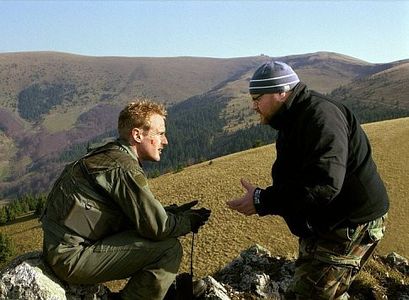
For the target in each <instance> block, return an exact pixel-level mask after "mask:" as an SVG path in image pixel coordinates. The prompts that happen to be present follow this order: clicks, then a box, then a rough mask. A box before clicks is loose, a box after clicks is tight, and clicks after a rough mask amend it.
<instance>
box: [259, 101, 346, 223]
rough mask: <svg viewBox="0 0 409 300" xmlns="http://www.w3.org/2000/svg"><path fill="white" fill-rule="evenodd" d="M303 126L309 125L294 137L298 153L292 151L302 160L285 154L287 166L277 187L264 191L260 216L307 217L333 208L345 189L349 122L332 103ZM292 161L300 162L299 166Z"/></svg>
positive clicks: (277, 176) (310, 115)
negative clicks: (322, 209) (328, 207)
mask: <svg viewBox="0 0 409 300" xmlns="http://www.w3.org/2000/svg"><path fill="white" fill-rule="evenodd" d="M300 124H308V125H305V126H298V129H297V131H296V134H295V135H294V136H293V137H292V138H293V139H294V138H296V139H297V141H296V142H295V143H293V142H292V143H291V145H293V146H294V145H297V147H296V148H297V149H296V150H294V149H290V152H291V153H293V154H294V153H296V155H297V156H299V157H298V158H295V157H288V153H283V155H285V156H286V158H285V159H284V161H285V162H284V164H283V165H280V166H277V167H278V170H277V171H276V174H275V175H274V176H273V177H274V181H273V185H272V186H270V187H267V188H266V189H265V190H261V193H260V204H259V205H258V206H256V209H257V212H258V214H259V215H266V214H277V215H281V216H288V215H293V216H297V215H303V216H305V215H308V214H310V213H311V212H313V211H314V210H317V209H319V208H320V207H322V206H325V205H327V204H329V203H330V202H331V201H332V200H333V199H334V198H335V197H336V196H337V195H338V194H339V192H340V190H341V188H342V185H343V182H344V178H345V173H346V166H347V160H348V132H349V131H348V123H347V120H346V118H345V117H344V115H343V114H342V112H341V111H340V110H339V109H338V108H337V107H335V106H334V105H331V104H330V103H328V104H327V105H326V106H324V107H323V108H322V110H320V111H318V112H317V111H314V112H310V113H306V115H305V116H304V119H303V120H302V121H301V122H300ZM285 150H288V149H285ZM277 159H278V157H277ZM280 159H281V158H280ZM289 160H296V161H297V163H296V165H294V163H292V162H289ZM280 163H282V162H280ZM288 164H291V167H289V168H288V169H287V167H288ZM283 170H284V171H283ZM273 173H274V171H273Z"/></svg>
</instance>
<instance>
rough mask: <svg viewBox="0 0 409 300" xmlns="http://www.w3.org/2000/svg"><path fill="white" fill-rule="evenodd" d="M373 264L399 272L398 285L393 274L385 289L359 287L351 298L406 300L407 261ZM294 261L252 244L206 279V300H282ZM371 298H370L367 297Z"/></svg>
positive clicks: (395, 258)
mask: <svg viewBox="0 0 409 300" xmlns="http://www.w3.org/2000/svg"><path fill="white" fill-rule="evenodd" d="M375 261H376V262H377V263H379V264H380V265H382V266H383V267H384V268H387V269H388V270H389V271H390V273H392V272H394V273H399V274H400V275H402V276H401V278H405V279H401V281H400V282H397V281H399V280H398V279H397V277H396V276H395V277H394V278H392V277H393V276H392V274H388V273H386V272H385V274H382V275H381V276H383V277H384V280H383V281H385V282H387V281H388V279H390V282H391V283H390V287H388V286H372V287H369V288H368V289H370V290H369V291H366V294H364V291H361V287H355V288H354V287H353V286H352V287H351V290H350V294H351V296H353V299H399V300H409V278H408V277H407V275H409V264H408V260H407V259H406V258H404V257H402V256H400V255H398V254H396V253H393V252H392V253H390V254H388V255H387V256H386V257H379V256H377V257H375ZM294 262H295V261H294V260H292V259H285V258H282V257H278V256H272V255H271V254H270V252H269V251H268V250H266V249H264V248H263V247H261V246H258V245H255V246H252V247H250V248H249V249H247V250H245V251H243V252H241V253H240V255H239V256H238V257H237V258H236V259H234V260H233V261H232V262H231V263H229V264H228V265H227V266H225V267H224V268H223V269H222V270H220V271H219V272H217V273H216V274H214V278H213V277H210V276H209V277H206V278H205V279H204V280H205V281H206V282H207V283H208V290H207V292H206V295H205V297H204V298H205V299H212V300H229V299H232V300H239V299H240V300H248V299H282V298H280V297H281V296H282V295H283V293H284V292H285V290H286V289H287V287H288V285H289V283H290V281H291V278H292V276H293V274H294V269H295V266H294ZM368 295H370V296H368Z"/></svg>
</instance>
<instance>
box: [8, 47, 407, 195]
mask: <svg viewBox="0 0 409 300" xmlns="http://www.w3.org/2000/svg"><path fill="white" fill-rule="evenodd" d="M270 59H279V60H283V61H285V62H287V63H289V64H290V65H292V66H293V67H294V69H295V71H296V72H297V73H299V76H300V78H301V80H303V81H305V82H306V83H307V84H308V85H309V86H310V87H311V88H313V89H317V90H318V91H321V92H323V93H328V94H330V95H332V96H334V98H336V99H338V100H340V101H344V102H345V103H346V104H347V105H349V106H352V107H353V108H354V110H356V111H357V112H358V114H360V116H362V120H364V121H366V122H367V121H374V120H382V119H385V118H396V117H402V116H409V101H408V99H409V92H408V91H407V89H406V88H405V86H407V84H408V82H407V80H408V79H407V78H409V76H408V73H407V70H408V68H407V63H408V62H409V60H408V61H406V60H404V61H401V62H391V63H387V64H372V63H367V62H365V61H362V60H358V59H355V58H352V57H348V56H345V55H342V54H337V53H331V52H317V53H307V54H299V55H289V56H284V57H269V56H265V55H260V56H251V57H242V58H206V57H205V58H200V57H199V58H198V57H170V58H145V57H143V58H140V57H139V58H138V57H136V58H132V57H88V56H82V55H76V54H67V53H60V52H58V53H56V52H39V53H38V52H22V53H20V52H19V53H6V54H0V150H3V149H7V151H3V152H4V153H3V155H2V156H0V198H1V197H3V198H10V197H16V196H19V195H21V193H22V192H24V191H26V192H31V193H38V192H43V191H46V190H47V189H48V188H49V185H50V181H52V179H53V178H54V177H55V176H56V174H58V172H59V170H61V167H62V166H63V164H64V163H66V162H67V161H69V160H72V159H74V158H75V157H76V156H77V155H80V153H83V152H84V150H85V148H86V146H87V144H89V143H92V142H95V141H96V142H98V141H101V140H102V139H104V138H106V137H109V136H114V135H115V128H116V120H117V115H118V112H119V110H120V109H122V107H123V106H124V105H125V104H126V103H128V102H129V101H131V100H132V99H135V98H150V99H153V100H155V101H158V102H162V103H164V104H165V105H166V106H167V107H168V111H169V116H168V133H169V135H170V138H171V139H170V140H171V143H170V147H169V149H168V151H169V154H171V155H170V156H169V158H166V155H165V161H164V162H163V166H164V167H163V168H162V169H158V170H154V172H156V173H157V172H159V173H163V172H169V171H170V170H172V169H175V168H176V167H178V166H186V165H189V164H192V163H197V162H198V161H201V160H206V159H211V158H214V157H217V156H220V155H224V154H227V153H229V152H230V153H231V152H235V151H240V150H243V149H246V148H250V147H253V146H255V145H260V144H265V143H268V142H271V141H273V139H274V133H271V132H269V131H268V130H265V129H261V127H260V126H258V117H257V115H256V114H255V113H254V112H253V111H252V110H251V109H250V97H249V96H248V81H249V79H250V77H251V76H252V73H253V72H254V70H255V69H256V68H257V67H258V66H259V65H260V64H261V63H262V62H265V61H267V60H270ZM367 91H371V93H368V92H367ZM396 91H399V93H396ZM392 92H395V94H396V95H398V96H396V97H395V98H393V97H390V96H387V95H388V93H392ZM193 128H195V129H194V130H195V134H192V133H190V132H189V129H191V130H193ZM195 137H197V138H195ZM184 145H193V146H194V147H195V148H191V149H185V148H186V147H185V146H184ZM172 148H173V150H172ZM10 151H11V153H10ZM181 153H182V154H181Z"/></svg>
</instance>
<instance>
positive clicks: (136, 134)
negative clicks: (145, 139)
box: [131, 128, 142, 143]
mask: <svg viewBox="0 0 409 300" xmlns="http://www.w3.org/2000/svg"><path fill="white" fill-rule="evenodd" d="M131 137H132V140H133V141H135V142H136V143H140V142H141V141H142V129H140V128H133V129H132V131H131Z"/></svg>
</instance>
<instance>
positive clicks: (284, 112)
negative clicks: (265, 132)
mask: <svg viewBox="0 0 409 300" xmlns="http://www.w3.org/2000/svg"><path fill="white" fill-rule="evenodd" d="M306 90H307V86H306V85H305V83H303V82H300V83H298V84H297V85H296V86H295V87H294V89H293V92H292V93H291V95H290V96H289V97H288V99H287V101H286V102H285V103H284V105H283V106H282V107H281V109H280V110H279V111H278V112H277V114H276V115H275V116H274V117H273V118H271V120H270V122H269V125H270V126H271V127H273V128H274V129H277V130H281V129H282V128H284V127H285V126H286V125H287V124H288V122H289V121H290V116H289V115H290V111H291V108H292V107H293V106H294V105H295V103H296V102H297V101H296V100H297V98H298V97H299V96H300V95H301V94H303V93H304V92H305V91H306Z"/></svg>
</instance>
